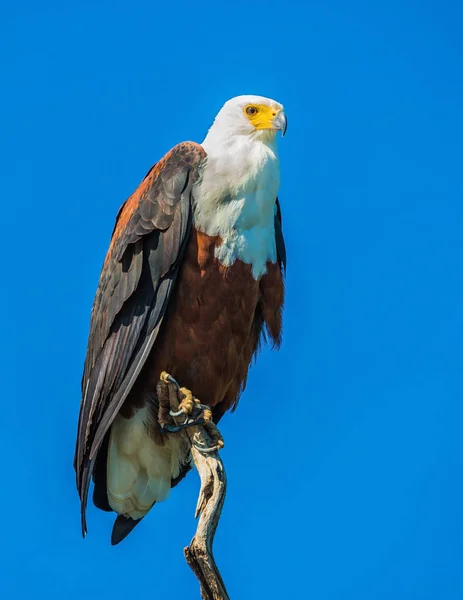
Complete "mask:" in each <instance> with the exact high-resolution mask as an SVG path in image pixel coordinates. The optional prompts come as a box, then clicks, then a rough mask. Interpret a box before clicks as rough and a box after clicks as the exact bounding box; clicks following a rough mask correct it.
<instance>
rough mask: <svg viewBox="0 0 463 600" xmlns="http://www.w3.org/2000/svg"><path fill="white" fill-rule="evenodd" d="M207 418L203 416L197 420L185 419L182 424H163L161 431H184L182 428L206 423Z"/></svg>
mask: <svg viewBox="0 0 463 600" xmlns="http://www.w3.org/2000/svg"><path fill="white" fill-rule="evenodd" d="M204 423H205V420H204V419H203V418H202V417H201V418H200V419H196V421H193V420H192V421H188V419H187V420H186V421H185V423H182V424H181V425H168V424H166V425H163V426H162V427H161V433H178V432H179V431H182V429H186V428H187V427H195V426H196V425H204Z"/></svg>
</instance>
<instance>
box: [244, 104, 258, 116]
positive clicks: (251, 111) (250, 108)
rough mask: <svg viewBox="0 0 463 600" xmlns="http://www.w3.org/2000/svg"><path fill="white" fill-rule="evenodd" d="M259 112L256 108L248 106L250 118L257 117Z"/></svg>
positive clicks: (247, 110) (247, 112)
mask: <svg viewBox="0 0 463 600" xmlns="http://www.w3.org/2000/svg"><path fill="white" fill-rule="evenodd" d="M258 112H259V109H258V108H257V107H256V106H248V107H247V108H246V114H248V115H249V116H250V117H253V116H254V115H257V113H258Z"/></svg>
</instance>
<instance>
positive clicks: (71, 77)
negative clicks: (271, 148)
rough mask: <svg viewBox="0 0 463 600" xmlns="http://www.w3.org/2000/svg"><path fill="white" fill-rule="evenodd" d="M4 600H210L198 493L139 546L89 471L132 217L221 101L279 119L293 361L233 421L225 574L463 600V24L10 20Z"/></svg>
mask: <svg viewBox="0 0 463 600" xmlns="http://www.w3.org/2000/svg"><path fill="white" fill-rule="evenodd" d="M0 13H1V14H0V56H1V59H0V61H1V75H0V77H1V84H2V90H3V92H2V94H1V96H0V115H1V116H0V119H1V140H2V143H1V148H0V164H1V168H0V178H1V179H0V184H1V196H2V214H3V218H2V237H3V239H2V241H3V244H2V245H3V248H4V250H3V252H4V255H3V261H2V270H3V277H2V289H3V292H2V294H1V302H2V315H3V319H2V328H3V335H2V340H3V343H2V345H1V346H2V347H1V349H0V362H1V363H2V370H3V371H4V373H3V377H2V387H3V390H2V411H1V414H2V421H1V436H0V456H1V457H2V479H1V481H2V484H1V487H2V489H1V494H0V498H1V499H0V508H1V514H2V527H1V538H2V543H1V549H0V595H1V596H2V597H4V598H15V599H22V598H32V597H34V598H36V597H41V595H42V594H43V595H44V597H48V598H49V599H50V600H54V599H62V598H66V599H69V600H73V599H75V598H79V599H81V598H83V597H85V598H88V599H89V600H93V599H97V598H101V597H105V598H109V597H110V598H113V599H114V600H115V599H117V598H127V597H128V596H129V595H130V597H131V598H134V599H136V598H138V597H140V598H141V597H143V598H147V597H149V598H153V599H155V598H198V597H199V595H198V590H197V583H196V580H195V579H194V577H193V576H192V575H191V573H190V571H189V569H188V568H187V566H186V564H185V562H184V558H183V554H182V548H183V546H184V545H185V544H187V543H188V542H189V540H190V538H191V536H192V534H193V532H194V529H195V526H196V524H195V521H194V520H193V512H194V506H195V502H196V494H197V490H198V481H197V478H196V474H190V475H189V477H188V478H187V480H186V481H184V482H183V484H182V485H181V486H179V487H178V488H176V489H175V490H174V492H173V494H172V497H171V499H170V500H169V502H167V503H165V504H163V505H159V506H157V507H156V508H155V510H153V512H152V513H151V514H150V516H149V517H148V518H147V519H146V521H145V522H144V523H143V525H141V526H140V527H139V528H137V529H136V531H135V532H134V533H133V534H132V535H131V536H130V537H129V538H128V539H127V540H126V541H125V542H124V543H123V544H121V545H120V546H118V547H115V548H112V547H111V546H110V543H109V538H110V529H111V523H112V520H113V517H112V516H111V515H106V514H104V513H101V512H99V511H96V510H95V509H93V507H92V508H91V509H90V511H89V512H90V514H89V527H90V534H89V536H88V538H87V539H86V540H85V541H82V539H81V538H80V532H79V505H78V499H77V494H76V491H75V488H74V473H73V469H72V459H73V451H74V437H75V428H76V418H77V413H78V407H79V400H80V395H79V392H80V389H79V387H80V378H81V370H82V364H83V359H84V355H85V348H86V343H87V332H88V320H89V313H90V307H91V303H92V301H93V295H94V292H95V288H96V283H97V279H98V275H99V271H100V267H101V263H102V260H103V257H104V254H105V252H106V249H107V245H108V241H109V236H110V234H111V230H112V227H113V222H114V218H115V215H116V212H117V210H118V208H119V206H120V204H121V203H122V201H123V200H124V199H125V198H126V197H127V196H128V195H129V194H130V193H131V191H132V190H133V189H134V188H135V187H136V186H137V184H138V182H139V181H140V179H141V178H142V177H143V176H144V174H145V172H146V171H147V169H148V168H149V166H150V165H151V164H152V163H154V162H155V161H156V160H157V159H159V158H160V157H161V156H162V155H163V154H164V153H165V152H166V151H167V150H169V149H170V148H171V147H172V146H173V145H174V144H175V143H177V142H179V141H182V140H196V141H199V142H200V141H201V140H202V139H203V137H204V135H205V133H206V130H207V128H208V126H209V125H210V123H211V122H212V119H213V117H214V115H215V114H216V112H217V111H218V109H219V108H220V106H221V105H222V103H223V102H224V101H225V100H227V99H228V98H230V97H232V96H235V95H238V94H243V93H256V94H261V95H266V96H271V97H274V98H276V99H277V100H279V101H280V102H282V103H284V105H285V107H286V111H287V114H288V122H289V128H288V134H287V136H286V137H285V139H284V140H283V142H282V143H281V144H280V148H281V161H282V184H281V193H280V197H281V203H282V209H283V216H284V228H285V234H286V240H287V246H288V264H289V267H288V294H287V306H286V326H285V337H284V344H283V348H282V350H281V351H280V352H279V353H271V352H270V351H265V352H263V354H262V355H261V357H260V360H259V362H258V364H257V366H256V367H255V368H253V369H252V373H251V377H250V382H249V386H248V388H247V390H246V392H245V394H244V397H243V398H242V402H241V404H240V406H239V409H238V411H237V412H236V413H235V414H234V415H230V416H228V417H227V418H225V419H224V421H223V424H222V432H223V434H224V436H225V439H226V449H225V450H224V451H223V458H224V460H225V462H226V466H227V470H228V476H229V492H228V498H227V503H226V507H225V510H224V513H223V518H222V521H221V524H220V529H219V532H218V537H217V541H216V557H217V560H218V563H219V565H220V567H221V570H222V573H223V576H224V579H225V581H226V582H227V584H228V587H229V591H230V594H231V596H232V598H234V599H239V600H251V599H255V598H258V599H259V598H262V599H269V600H273V599H283V600H285V599H286V598H288V599H289V598H294V597H297V598H303V599H305V598H307V599H313V600H315V599H316V600H328V599H330V600H338V599H339V600H341V599H342V600H346V599H351V598H352V599H353V600H354V599H355V600H391V599H392V598H394V600H402V599H403V600H457V599H458V600H461V598H462V597H463V568H462V561H463V508H462V507H463V484H462V481H463V443H462V434H461V430H462V421H463V409H462V392H463V389H462V387H463V386H462V370H461V365H462V358H463V356H462V341H463V336H462V326H463V272H462V262H463V261H462V259H463V239H462V226H463V203H462V197H463V178H462V159H463V115H462V106H463V79H462V71H461V65H462V58H463V56H462V53H463V52H462V51H463V41H462V37H461V24H462V22H463V8H462V5H461V4H460V3H458V2H456V1H453V2H451V1H449V0H440V1H439V2H438V1H437V0H434V1H427V0H415V1H411V0H400V1H399V0H388V1H387V2H386V1H384V0H382V1H380V2H367V1H366V0H364V1H361V0H351V1H350V2H342V1H341V0H323V1H322V0H317V1H314V0H310V1H306V2H302V0H301V1H300V2H294V1H285V2H278V3H276V2H266V3H260V2H250V1H249V0H246V2H243V1H241V0H238V1H234V2H230V3H223V4H219V3H218V2H217V3H215V2H214V3H213V2H210V3H209V2H191V1H190V0H188V1H185V0H178V1H177V2H174V3H172V7H171V8H170V7H169V3H157V2H153V1H151V2H137V1H133V2H121V1H114V0H113V1H111V2H109V0H108V1H106V2H102V1H98V0H92V1H90V0H87V1H84V0H80V1H73V2H50V1H47V0H44V1H42V2H30V1H29V2H27V1H25V2H12V1H10V2H6V3H3V4H2V7H1V9H0Z"/></svg>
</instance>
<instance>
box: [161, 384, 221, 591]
mask: <svg viewBox="0 0 463 600" xmlns="http://www.w3.org/2000/svg"><path fill="white" fill-rule="evenodd" d="M181 396H182V392H181V391H180V389H179V386H178V384H177V383H176V382H175V380H174V379H173V378H171V377H170V376H169V375H168V374H167V373H162V374H161V380H160V383H159V385H158V398H159V402H160V411H161V410H163V411H164V414H166V401H168V403H169V406H170V409H171V411H172V412H177V411H178V408H179V404H180V402H181V401H182V400H183V398H182V397H181ZM163 407H164V408H163ZM203 408H204V407H203ZM173 420H174V421H175V424H176V425H180V424H182V418H181V417H175V416H174V417H173ZM183 420H184V417H183ZM182 434H183V435H187V436H188V438H189V441H190V444H191V453H192V456H193V460H194V463H195V465H196V468H197V469H198V473H199V476H200V479H201V489H200V492H199V498H198V503H197V506H196V513H195V518H197V517H198V516H199V522H198V527H197V529H196V533H195V535H194V537H193V539H192V540H191V543H190V545H189V546H187V547H186V548H185V549H184V553H185V558H186V561H187V563H188V565H189V566H190V568H191V570H192V571H193V572H194V574H195V575H196V578H197V579H198V581H199V584H200V586H201V598H202V599H203V600H230V598H229V596H228V593H227V590H226V588H225V584H224V582H223V579H222V577H221V575H220V572H219V569H218V568H217V565H216V563H215V560H214V555H213V551H212V544H213V542H214V536H215V532H216V529H217V526H218V524H219V519H220V515H221V513H222V507H223V504H224V502H225V494H226V489H227V478H226V474H225V468H224V466H223V463H222V459H221V458H220V456H219V453H218V451H217V450H213V451H210V450H211V449H213V448H220V447H222V446H223V441H222V438H221V436H220V434H219V433H218V431H217V429H216V427H215V426H214V425H213V424H212V423H211V422H207V423H205V424H203V425H196V426H194V427H187V428H186V429H184V430H182V432H179V435H182ZM208 450H209V451H208Z"/></svg>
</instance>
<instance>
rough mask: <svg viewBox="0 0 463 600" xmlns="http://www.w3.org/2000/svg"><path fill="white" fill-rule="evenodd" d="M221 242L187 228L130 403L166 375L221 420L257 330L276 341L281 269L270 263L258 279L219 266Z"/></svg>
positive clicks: (244, 267)
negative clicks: (165, 305) (159, 322)
mask: <svg viewBox="0 0 463 600" xmlns="http://www.w3.org/2000/svg"><path fill="white" fill-rule="evenodd" d="M220 243H221V240H220V238H218V237H210V236H208V235H206V234H203V233H201V232H199V231H197V230H195V229H193V231H192V234H191V237H190V240H189V243H188V246H187V248H186V251H185V255H184V257H183V261H182V266H181V268H180V271H179V274H178V278H177V283H176V288H175V291H174V293H173V296H172V298H171V300H170V302H169V308H168V310H167V313H166V315H165V317H164V321H163V324H162V328H161V331H160V334H159V337H158V339H157V340H156V343H155V345H154V347H153V350H152V352H151V355H150V357H149V358H148V359H147V362H146V364H145V367H144V369H143V372H142V374H141V377H140V379H139V382H138V383H137V385H136V386H135V387H134V389H133V392H132V393H131V395H130V398H129V403H128V404H129V405H132V406H133V405H135V406H137V405H138V406H139V405H140V404H139V403H140V402H141V401H143V400H142V399H143V397H145V398H146V395H147V394H148V395H150V396H151V395H152V394H153V393H154V392H155V389H156V384H157V382H158V380H159V375H160V373H161V371H164V370H166V371H168V372H169V373H171V374H172V375H173V376H174V377H175V378H176V379H177V380H178V381H180V382H181V384H182V385H184V386H185V387H188V388H190V389H192V390H193V391H194V394H195V395H196V396H197V397H198V398H200V400H201V401H202V402H203V403H205V404H208V405H209V406H211V407H217V411H215V412H216V414H217V416H219V417H220V416H221V415H222V414H223V413H224V412H225V411H226V410H227V409H229V408H231V407H232V406H233V405H234V404H235V403H236V402H237V401H238V399H239V395H240V392H241V391H242V389H243V388H244V386H245V383H246V378H247V374H248V369H249V365H250V362H251V359H252V355H253V354H254V352H255V351H256V350H257V346H258V340H259V337H260V334H261V333H262V328H263V327H266V328H267V330H268V332H269V334H270V337H271V338H272V339H273V341H274V343H276V344H278V343H279V340H280V335H281V308H282V304H283V281H282V276H281V271H280V267H279V266H278V265H277V264H272V263H268V265H267V269H268V272H267V274H266V275H264V276H263V277H262V278H261V279H260V281H256V280H255V279H254V277H253V276H252V272H251V265H248V264H245V263H243V262H241V261H236V262H235V263H234V264H233V265H232V266H231V267H228V268H227V267H224V266H222V265H221V264H220V263H219V262H218V261H217V259H216V258H215V256H214V251H215V248H216V247H217V246H218V245H219V244H220ZM127 408H128V406H127ZM124 412H125V411H124Z"/></svg>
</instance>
